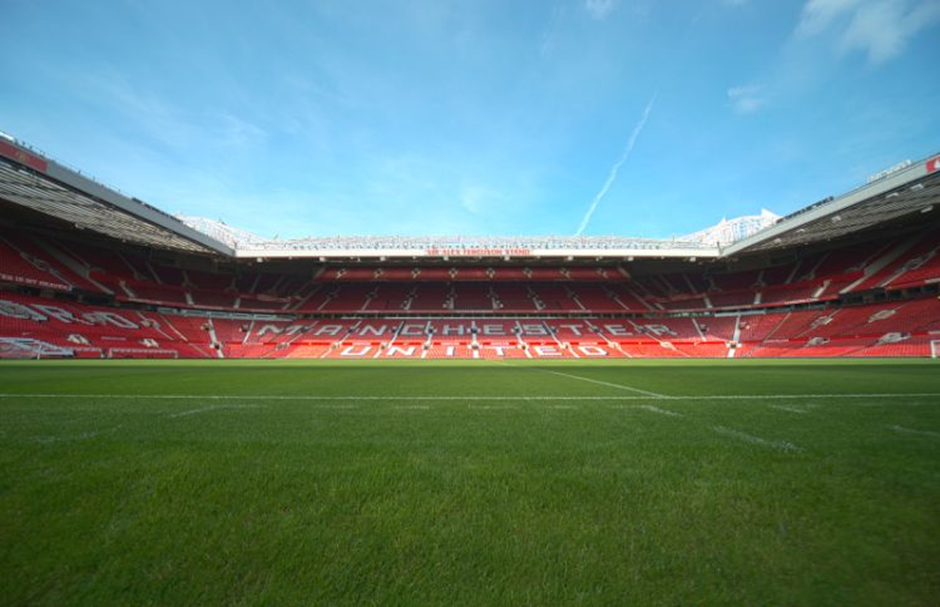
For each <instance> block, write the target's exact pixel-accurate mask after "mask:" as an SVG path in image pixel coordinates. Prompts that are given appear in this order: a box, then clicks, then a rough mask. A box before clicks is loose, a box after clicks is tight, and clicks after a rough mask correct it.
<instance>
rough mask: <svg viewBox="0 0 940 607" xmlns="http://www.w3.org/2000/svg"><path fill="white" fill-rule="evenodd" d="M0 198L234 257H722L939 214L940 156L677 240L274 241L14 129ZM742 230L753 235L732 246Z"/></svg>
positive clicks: (97, 227) (84, 225) (117, 234)
mask: <svg viewBox="0 0 940 607" xmlns="http://www.w3.org/2000/svg"><path fill="white" fill-rule="evenodd" d="M0 201H6V202H7V203H12V204H15V205H19V206H22V207H25V208H29V209H32V210H34V211H37V212H40V213H43V214H46V215H49V216H51V217H55V218H58V219H60V220H64V221H67V222H69V223H71V224H73V225H74V226H75V227H76V228H78V229H83V230H90V231H94V232H98V233H101V234H103V235H106V236H109V237H112V238H116V239H119V240H121V241H124V242H131V243H134V244H138V245H142V246H147V247H153V248H158V249H167V250H175V251H180V252H191V253H202V254H210V255H217V256H223V257H229V258H245V259H294V258H313V259H319V260H322V261H325V260H328V259H336V260H342V259H355V260H377V261H386V260H389V259H410V258H424V259H444V260H447V259H450V258H461V259H468V260H469V259H491V258H492V259H498V258H501V259H505V260H509V259H517V258H523V259H525V258H529V259H531V258H535V259H539V258H545V259H556V258H557V259H564V260H568V261H571V260H574V259H576V258H577V259H603V258H611V259H612V258H623V259H629V258H696V259H708V258H712V259H714V258H720V257H729V256H737V255H740V254H748V253H756V252H763V251H770V250H774V249H784V248H792V247H796V246H801V245H804V244H809V243H817V242H825V241H828V240H832V239H834V238H839V237H841V236H845V235H847V234H850V233H853V232H857V231H861V230H865V229H868V228H871V227H873V226H876V225H878V224H881V223H884V222H888V221H892V220H895V219H898V218H902V217H905V216H914V215H916V214H918V213H927V212H931V211H933V210H934V208H935V207H936V206H937V204H938V203H940V155H938V156H932V157H930V158H927V159H924V160H922V161H920V162H916V163H911V162H906V163H904V164H902V165H900V166H898V167H894V168H893V169H891V170H889V171H886V172H883V173H882V174H879V175H876V176H873V177H872V179H870V181H869V183H867V184H865V185H864V186H862V187H859V188H857V189H855V190H852V191H851V192H848V193H846V194H843V195H842V196H839V197H830V198H827V199H825V200H822V201H820V202H817V203H815V204H812V205H809V206H808V207H806V208H804V209H802V210H800V211H798V212H796V213H793V214H791V215H789V216H787V217H784V218H782V219H780V218H777V217H776V216H774V215H773V214H770V213H767V212H764V213H762V214H761V215H758V216H753V217H747V218H740V219H741V221H736V220H732V221H730V222H729V221H723V222H722V223H720V224H718V226H715V227H714V228H712V229H709V230H704V231H702V232H698V233H696V234H693V235H689V236H688V237H683V238H676V239H672V240H654V239H644V238H627V237H615V236H610V237H596V236H595V237H582V236H577V237H565V236H547V237H522V236H520V237H459V236H458V237H392V236H384V237H332V238H306V239H296V240H289V241H276V240H275V241H270V240H264V239H261V238H259V237H257V236H255V235H253V234H251V233H250V232H247V231H244V230H239V229H237V228H231V227H229V226H225V225H224V224H222V223H220V222H212V221H208V220H204V219H201V218H190V217H182V218H176V217H173V216H171V215H168V214H167V213H164V212H163V211H161V210H159V209H157V208H155V207H153V206H151V205H149V204H147V203H145V202H143V201H141V200H138V199H136V198H133V197H128V196H126V195H124V194H122V193H120V192H118V191H117V190H115V189H113V188H109V187H106V186H104V185H102V184H100V183H98V182H96V181H94V180H92V179H89V178H87V177H85V176H83V175H81V174H80V173H79V172H78V171H75V170H72V169H69V168H67V167H66V166H64V165H62V164H59V163H57V162H55V161H53V160H50V159H49V158H47V157H46V156H44V155H43V154H41V153H39V152H37V151H35V150H33V149H31V148H29V147H27V146H25V145H23V144H21V143H20V142H17V141H15V140H12V139H11V138H6V137H4V138H0ZM187 224H189V225H187ZM754 231H756V233H753V232H754ZM725 233H727V234H731V235H732V236H730V237H729V236H724V235H723V234H725ZM749 233H751V235H749V236H747V234H749ZM740 236H746V237H745V238H743V239H740V240H738V241H736V242H730V244H728V243H729V241H731V240H733V239H734V238H739V237H740Z"/></svg>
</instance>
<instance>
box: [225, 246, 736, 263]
mask: <svg viewBox="0 0 940 607" xmlns="http://www.w3.org/2000/svg"><path fill="white" fill-rule="evenodd" d="M719 256H720V252H719V250H718V247H713V248H696V249H683V248H664V249H630V248H624V249H607V248H604V249H533V250H531V251H529V252H528V253H527V254H524V255H519V254H513V253H511V252H508V251H507V252H506V253H505V254H503V253H500V252H495V251H493V252H487V254H479V253H476V252H473V250H472V249H470V250H469V252H463V251H444V252H440V251H437V252H433V253H432V252H430V251H428V250H427V249H324V250H310V249H290V248H285V249H268V248H266V249H238V251H236V253H235V257H236V258H237V259H272V260H273V259H320V258H323V259H325V260H326V259H330V260H340V259H365V260H375V261H386V260H395V259H399V260H405V259H408V260H413V259H455V260H456V259H465V260H469V259H494V260H500V259H502V260H505V259H509V260H513V261H520V260H524V259H540V258H546V259H556V258H561V259H567V258H571V259H572V260H574V259H591V258H595V259H596V258H598V257H601V258H618V257H619V258H626V257H634V258H650V259H656V258H682V259H691V258H696V259H706V258H707V259H716V258H718V257H719Z"/></svg>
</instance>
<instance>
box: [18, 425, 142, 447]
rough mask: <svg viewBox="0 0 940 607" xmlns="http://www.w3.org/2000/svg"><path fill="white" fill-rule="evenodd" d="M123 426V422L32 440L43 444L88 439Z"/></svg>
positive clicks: (115, 430)
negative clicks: (78, 432)
mask: <svg viewBox="0 0 940 607" xmlns="http://www.w3.org/2000/svg"><path fill="white" fill-rule="evenodd" d="M123 427H124V425H123V424H119V425H117V426H113V427H111V428H104V429H103V430H93V431H91V432H82V433H81V434H79V435H77V436H66V437H58V436H37V437H35V438H34V439H33V440H34V441H36V442H37V443H43V444H48V443H56V442H64V441H77V440H88V439H89V438H96V437H98V436H103V435H105V434H111V433H113V432H117V431H118V430H120V429H121V428H123Z"/></svg>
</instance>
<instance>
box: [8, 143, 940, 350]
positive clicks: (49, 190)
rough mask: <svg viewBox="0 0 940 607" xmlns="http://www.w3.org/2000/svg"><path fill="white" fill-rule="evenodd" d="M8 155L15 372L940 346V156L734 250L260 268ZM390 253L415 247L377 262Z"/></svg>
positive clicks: (439, 245)
mask: <svg viewBox="0 0 940 607" xmlns="http://www.w3.org/2000/svg"><path fill="white" fill-rule="evenodd" d="M11 145H12V144H11ZM17 145H18V144H17ZM11 149H12V148H11ZM0 156H2V158H0V177H2V179H0V210H2V211H3V213H2V214H0V357H4V358H10V357H14V358H19V357H43V356H56V357H110V358H124V357H174V358H180V357H198V358H471V359H472V358H482V359H494V358H495V359H502V358H526V359H531V358H546V359H548V358H602V357H642V358H645V357H729V358H730V357H734V358H760V357H771V356H782V357H790V356H799V357H832V356H930V355H931V353H932V352H931V343H932V342H938V341H940V300H938V292H940V220H938V219H937V218H936V217H935V215H936V211H935V210H934V207H935V206H936V204H937V202H938V200H940V198H938V196H940V172H938V171H937V170H936V167H937V165H936V163H935V162H933V160H932V159H931V160H928V161H926V162H924V163H918V164H915V165H911V168H910V169H905V172H904V173H903V174H898V175H892V176H891V177H890V178H885V179H884V180H881V181H876V182H874V183H870V184H868V185H866V186H863V187H862V188H860V189H856V190H853V191H852V192H851V193H850V194H849V195H846V196H845V197H839V198H834V197H829V198H827V199H825V200H823V201H821V202H820V203H815V204H813V205H810V206H808V207H806V208H805V209H802V210H800V211H798V212H796V213H793V214H791V215H789V216H787V217H785V218H783V219H781V220H780V221H779V222H776V223H775V224H774V225H770V226H767V227H764V229H763V231H762V232H759V233H757V234H756V235H754V236H753V237H752V238H749V239H745V240H744V241H742V242H735V243H732V244H730V245H728V246H726V247H725V248H723V249H721V250H720V251H719V250H717V249H716V248H715V247H714V246H712V245H709V244H707V243H703V242H692V241H682V240H677V239H673V240H671V241H652V240H643V239H628V238H621V237H590V238H586V237H574V238H572V237H536V238H521V237H520V238H515V237H503V238H499V237H493V238H490V239H462V238H455V239H450V240H448V239H434V238H430V237H394V236H388V237H371V238H370V237H366V238H356V237H347V236H340V237H331V238H321V239H300V240H297V241H291V242H279V241H272V242H262V243H260V244H258V243H255V245H254V246H257V247H259V248H258V249H257V250H252V252H251V253H252V254H251V255H248V254H242V253H245V251H239V250H236V249H235V248H233V247H234V246H235V245H232V246H229V245H227V244H225V243H223V242H220V241H216V240H214V239H213V238H212V237H210V236H208V235H207V234H202V233H199V232H196V231H194V230H193V229H191V228H190V227H189V226H187V225H184V224H183V223H182V222H180V221H178V220H177V219H175V218H173V217H170V216H169V215H166V214H165V213H162V212H160V211H159V210H158V209H154V208H153V207H151V206H149V205H145V204H143V203H140V202H139V201H136V199H128V198H126V197H124V196H123V195H121V194H120V193H117V192H115V191H112V190H109V189H108V188H106V187H105V186H100V184H94V185H95V187H94V188H92V189H94V191H95V192H94V194H93V195H92V194H90V193H89V192H88V191H86V190H83V189H82V188H83V187H87V183H88V182H87V179H85V178H83V177H80V176H78V175H74V174H72V173H71V172H70V171H69V170H68V169H66V168H63V167H61V166H58V165H57V169H56V170H57V172H56V173H55V175H54V176H53V175H47V174H45V173H44V172H43V171H45V170H46V169H44V168H42V167H49V166H51V165H50V164H49V163H48V162H46V161H44V160H42V159H41V158H40V157H39V156H37V155H36V154H35V153H33V151H31V150H28V149H25V148H24V149H22V150H19V152H18V153H15V154H12V155H11V153H6V152H5V153H3V154H0ZM24 159H25V160H24ZM24 162H25V163H26V164H24ZM73 177H74V179H73ZM83 184H85V185H83ZM40 186H41V187H40ZM98 186H100V188H99V187H98ZM26 190H28V191H29V192H33V193H34V194H35V193H36V192H39V191H42V192H43V194H42V196H39V195H38V194H36V195H31V196H24V195H23V192H24V191H26ZM849 198H851V199H852V200H849ZM850 203H851V204H850ZM493 247H495V248H493ZM386 249H388V250H401V251H403V252H401V253H400V254H390V255H386V254H385V253H381V254H372V255H370V254H369V253H370V252H371V253H375V252H376V251H384V250H386ZM337 251H338V252H337ZM614 251H619V252H620V253H622V254H620V253H618V254H614ZM269 252H270V253H269ZM575 253H577V254H575ZM634 254H636V255H637V257H636V258H635V257H634ZM295 255H296V257H295Z"/></svg>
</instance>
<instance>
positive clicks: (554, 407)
mask: <svg viewBox="0 0 940 607" xmlns="http://www.w3.org/2000/svg"><path fill="white" fill-rule="evenodd" d="M549 409H577V407H575V406H574V405H551V406H550V407H549Z"/></svg>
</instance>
